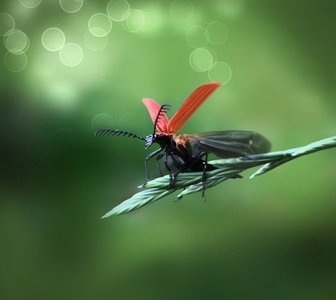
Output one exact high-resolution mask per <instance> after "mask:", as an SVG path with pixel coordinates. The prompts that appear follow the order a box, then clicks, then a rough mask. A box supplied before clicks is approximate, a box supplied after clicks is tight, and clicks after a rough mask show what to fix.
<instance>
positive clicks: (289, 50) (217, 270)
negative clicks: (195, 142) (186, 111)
mask: <svg viewBox="0 0 336 300" xmlns="http://www.w3.org/2000/svg"><path fill="white" fill-rule="evenodd" d="M334 3H335V2H334V1H331V0H329V1H325V0H322V1H319V2H316V1H303V0H301V1H295V0H294V1H293V0H284V1H253V0H252V1H247V0H245V1H244V0H223V1H184V0H177V1H154V0H152V1H148V0H144V1H132V0H129V1H128V2H126V1H122V0H114V1H108V0H106V1H104V0H102V1H89V0H87V1H84V2H83V1H80V0H60V1H56V0H54V1H52V0H48V1H46V0H41V1H40V0H7V1H2V2H1V5H0V8H1V9H0V26H1V31H0V33H1V38H2V39H3V42H2V43H1V45H0V55H1V70H0V71H1V101H0V116H1V117H0V138H1V147H0V153H1V165H0V172H1V187H0V188H1V190H0V197H1V200H0V222H1V226H0V237H1V244H0V298H1V299H6V300H7V299H251V298H252V299H335V297H336V284H335V283H336V218H335V215H336V201H335V187H334V184H335V167H336V159H335V151H334V150H328V151H324V152H320V153H318V154H314V155H311V156H307V157H304V158H301V159H299V160H297V161H294V162H292V163H290V164H286V165H284V166H282V167H281V168H279V169H276V170H274V171H272V172H270V173H268V174H267V175H264V176H261V177H258V178H256V179H253V180H249V179H248V175H250V174H249V173H247V174H246V175H245V178H244V179H242V180H232V181H228V182H225V183H223V184H221V185H219V186H217V187H215V188H214V189H210V190H207V192H206V196H207V200H206V201H204V200H203V199H202V198H201V196H200V195H199V194H196V195H194V196H189V197H186V198H184V199H183V200H182V201H180V202H178V203H176V202H175V201H174V200H175V197H174V196H169V197H167V198H165V199H163V200H161V201H159V202H157V203H155V204H152V205H150V206H147V207H144V208H143V209H141V210H139V211H136V212H134V213H131V214H128V215H124V216H119V217H112V218H110V219H104V220H101V219H100V217H101V216H102V215H103V214H105V213H106V212H107V211H108V210H110V209H111V208H112V207H113V206H115V205H117V204H119V203H120V202H122V201H123V200H125V199H127V198H128V197H130V196H131V195H132V194H133V193H135V192H136V191H137V188H136V187H137V185H139V184H141V183H143V181H144V179H145V174H144V157H145V156H146V154H148V153H149V152H148V151H146V150H144V143H142V142H141V141H139V140H132V139H127V138H119V137H116V138H110V139H98V138H97V139H95V138H93V133H94V131H95V130H96V129H98V128H100V127H111V128H118V129H123V130H128V131H132V132H135V133H137V134H139V135H141V136H145V135H147V134H149V133H150V132H151V130H152V123H151V121H150V118H149V116H148V113H147V111H146V109H145V107H144V106H143V104H142V103H141V99H142V98H144V97H150V98H153V99H156V100H157V101H159V102H160V103H169V104H171V105H172V109H171V114H172V113H174V112H175V110H176V109H177V108H178V107H179V105H180V104H181V103H182V101H183V100H184V99H185V98H186V97H187V95H188V94H189V93H190V92H191V91H193V89H195V88H196V87H197V86H199V85H200V84H203V83H206V82H209V81H211V80H219V81H221V82H223V86H222V87H221V88H220V89H219V90H217V91H216V93H215V94H214V95H213V96H212V97H211V99H210V100H209V101H208V102H206V103H205V104H204V105H203V106H202V108H201V109H200V110H199V111H198V112H197V113H196V114H195V115H194V116H193V118H192V119H191V120H190V121H189V122H188V124H187V125H186V126H185V127H184V128H183V132H185V133H193V132H202V131H209V130H225V129H242V130H256V131H259V132H260V133H262V134H264V135H265V136H267V137H268V138H269V139H270V140H271V141H272V143H273V150H284V149H287V148H292V147H296V146H302V145H304V144H307V143H310V142H312V141H315V140H319V139H322V138H325V137H329V136H333V135H335V132H336V125H335V112H336V110H335V109H336V104H335V94H336V93H335V91H336V90H335V86H336V85H335V73H336V63H335V53H336V39H335V28H336V19H335V8H336V5H335V4H334ZM152 167H154V166H152Z"/></svg>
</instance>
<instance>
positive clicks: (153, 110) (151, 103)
mask: <svg viewBox="0 0 336 300" xmlns="http://www.w3.org/2000/svg"><path fill="white" fill-rule="evenodd" d="M142 103H143V104H145V106H146V107H147V109H148V112H149V115H150V117H151V119H152V121H153V123H154V122H155V120H156V117H157V115H158V113H159V111H160V108H161V105H160V104H159V103H157V102H156V101H155V100H153V99H149V98H144V99H142ZM168 123H169V120H168V117H167V115H166V114H165V113H164V112H161V117H160V118H159V120H158V122H157V124H156V129H157V130H158V131H159V132H162V133H168Z"/></svg>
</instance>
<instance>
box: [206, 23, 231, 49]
mask: <svg viewBox="0 0 336 300" xmlns="http://www.w3.org/2000/svg"><path fill="white" fill-rule="evenodd" d="M206 30H207V39H208V41H209V43H211V44H213V45H221V44H223V43H224V42H225V41H226V40H227V39H228V36H229V28H228V27H227V26H226V25H225V24H224V23H222V22H219V21H215V22H211V23H210V24H209V25H208V26H207V27H206Z"/></svg>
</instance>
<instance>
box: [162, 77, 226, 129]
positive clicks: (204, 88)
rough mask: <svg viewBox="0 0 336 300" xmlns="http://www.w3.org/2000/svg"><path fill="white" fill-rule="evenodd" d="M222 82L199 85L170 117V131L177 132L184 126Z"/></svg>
mask: <svg viewBox="0 0 336 300" xmlns="http://www.w3.org/2000/svg"><path fill="white" fill-rule="evenodd" d="M220 85H221V83H220V82H210V83H207V84H204V85H201V86H200V87H198V88H197V89H196V90H195V91H193V92H192V93H191V95H190V96H189V97H188V98H187V99H186V100H185V101H184V103H183V104H182V106H181V107H180V109H179V110H178V111H177V112H176V113H175V115H174V116H173V117H172V118H171V119H170V121H169V123H168V131H169V133H175V132H177V131H178V130H180V129H181V128H182V126H183V125H184V124H185V122H187V121H188V119H189V118H190V117H191V116H192V114H193V113H194V112H195V111H196V110H197V109H198V108H199V107H200V106H201V104H202V103H203V102H204V101H205V100H206V99H207V98H208V97H209V96H210V95H211V94H212V93H213V92H214V91H215V90H216V89H218V88H219V87H220Z"/></svg>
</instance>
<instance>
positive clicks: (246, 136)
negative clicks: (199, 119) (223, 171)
mask: <svg viewBox="0 0 336 300" xmlns="http://www.w3.org/2000/svg"><path fill="white" fill-rule="evenodd" d="M179 137H180V138H182V139H184V140H185V141H186V142H187V143H186V144H187V147H188V150H189V151H191V153H192V155H196V154H197V153H199V152H201V151H206V152H208V153H213V154H215V155H216V156H218V157H221V158H230V157H240V156H247V155H253V154H260V153H266V152H269V151H270V150H271V143H270V141H269V140H268V139H266V138H265V137H264V136H262V135H261V134H260V133H257V132H254V131H237V130H236V131H231V130H227V131H212V132H205V133H199V134H190V135H187V134H182V135H180V136H179Z"/></svg>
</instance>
